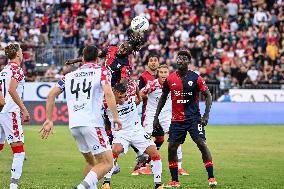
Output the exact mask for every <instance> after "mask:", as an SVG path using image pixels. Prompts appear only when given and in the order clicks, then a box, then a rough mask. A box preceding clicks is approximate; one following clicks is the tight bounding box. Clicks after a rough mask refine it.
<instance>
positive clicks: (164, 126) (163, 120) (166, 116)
mask: <svg viewBox="0 0 284 189" xmlns="http://www.w3.org/2000/svg"><path fill="white" fill-rule="evenodd" d="M169 73H170V72H169V68H168V66H167V65H166V64H162V65H160V66H159V69H158V79H155V80H153V81H148V83H147V84H146V86H145V87H143V88H142V89H141V90H140V95H141V97H142V98H144V99H145V98H147V105H146V109H145V120H144V122H143V126H144V128H145V130H146V132H147V133H148V134H149V135H152V136H153V137H155V144H156V146H157V149H158V150H159V149H160V147H161V146H162V144H163V143H164V135H165V133H168V131H169V127H170V124H171V117H172V105H171V104H172V101H171V95H168V97H167V101H166V104H165V106H164V107H163V109H162V111H161V113H160V116H159V124H160V126H161V127H160V129H155V130H153V121H154V115H155V113H156V109H157V106H158V102H159V99H160V97H161V95H162V88H163V83H164V81H165V80H166V79H167V77H168V76H169ZM177 156H178V165H179V166H178V173H179V174H180V175H189V174H188V173H187V172H186V171H185V170H184V169H183V168H182V166H181V165H182V151H181V146H179V147H178V151H177ZM142 170H143V169H142Z"/></svg>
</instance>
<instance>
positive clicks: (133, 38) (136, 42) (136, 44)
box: [127, 32, 145, 51]
mask: <svg viewBox="0 0 284 189" xmlns="http://www.w3.org/2000/svg"><path fill="white" fill-rule="evenodd" d="M127 42H128V43H129V44H130V45H131V46H132V49H133V51H139V50H140V49H141V47H142V46H143V45H144V43H145V39H144V37H143V36H141V35H140V34H138V33H134V32H130V33H129V36H128V40H127Z"/></svg>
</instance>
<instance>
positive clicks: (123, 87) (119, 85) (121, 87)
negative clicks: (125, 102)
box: [113, 83, 127, 93]
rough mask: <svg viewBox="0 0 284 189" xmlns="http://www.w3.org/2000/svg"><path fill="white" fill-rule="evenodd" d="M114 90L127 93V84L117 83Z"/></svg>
mask: <svg viewBox="0 0 284 189" xmlns="http://www.w3.org/2000/svg"><path fill="white" fill-rule="evenodd" d="M113 90H114V91H117V92H119V93H126V91H127V86H126V85H125V84H123V83H117V84H115V85H114V87H113Z"/></svg>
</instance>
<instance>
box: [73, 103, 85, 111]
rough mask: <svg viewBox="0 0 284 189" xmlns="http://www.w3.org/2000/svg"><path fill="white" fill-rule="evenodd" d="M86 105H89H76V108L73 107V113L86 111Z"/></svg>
mask: <svg viewBox="0 0 284 189" xmlns="http://www.w3.org/2000/svg"><path fill="white" fill-rule="evenodd" d="M86 105H87V104H86V103H84V104H82V105H74V107H73V112H77V111H79V110H82V109H84V108H85V106H86Z"/></svg>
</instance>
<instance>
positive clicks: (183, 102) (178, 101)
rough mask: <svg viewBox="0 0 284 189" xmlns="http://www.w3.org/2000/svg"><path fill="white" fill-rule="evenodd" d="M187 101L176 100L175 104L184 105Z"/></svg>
mask: <svg viewBox="0 0 284 189" xmlns="http://www.w3.org/2000/svg"><path fill="white" fill-rule="evenodd" d="M187 102H189V100H177V104H186V103H187Z"/></svg>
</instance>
